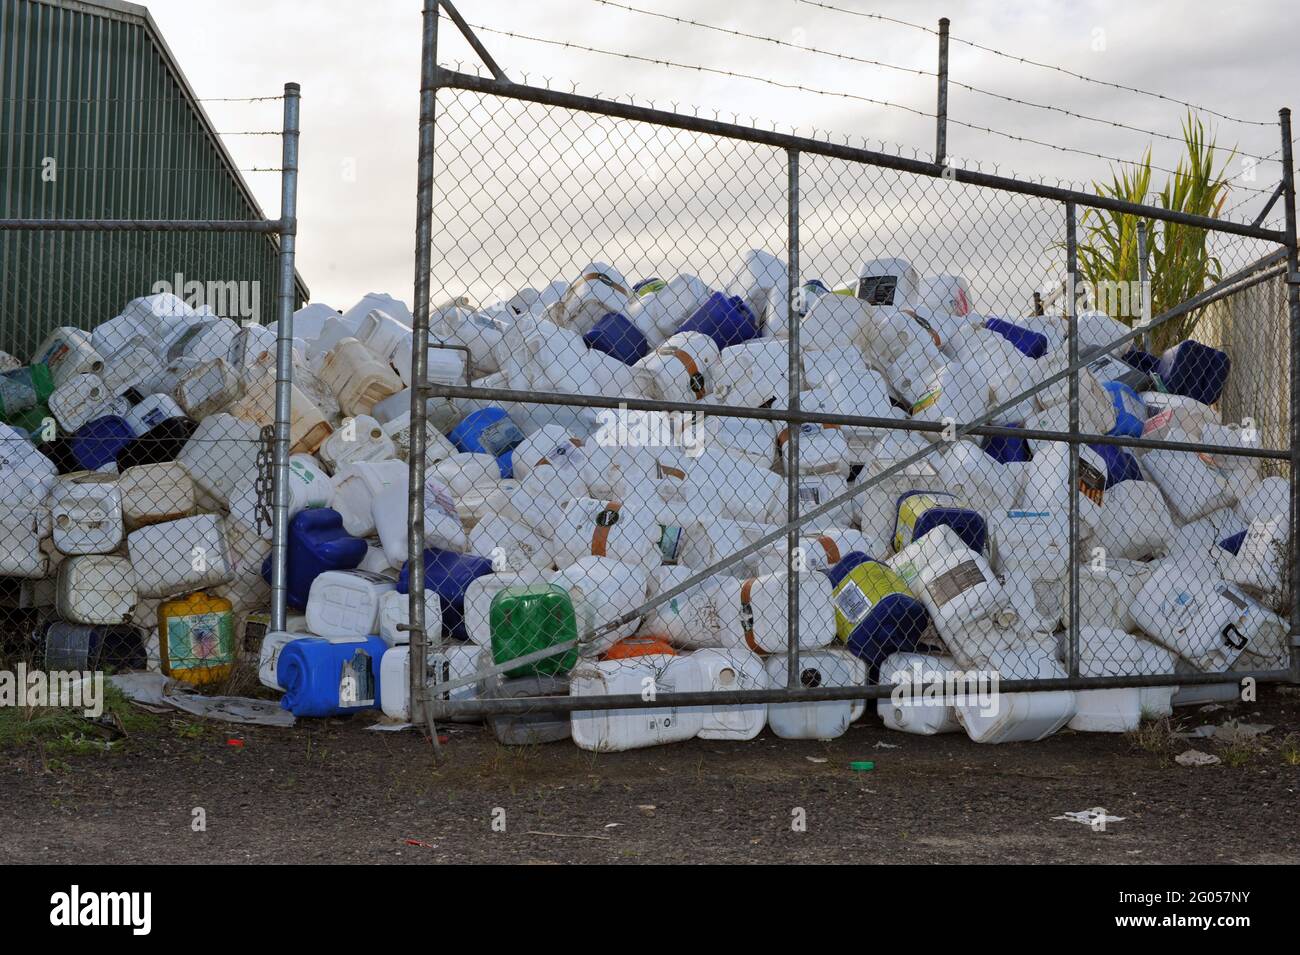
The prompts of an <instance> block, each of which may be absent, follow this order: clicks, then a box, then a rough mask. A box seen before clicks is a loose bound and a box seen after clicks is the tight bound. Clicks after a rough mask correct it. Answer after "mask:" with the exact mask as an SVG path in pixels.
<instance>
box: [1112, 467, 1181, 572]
mask: <svg viewBox="0 0 1300 955" xmlns="http://www.w3.org/2000/svg"><path fill="white" fill-rule="evenodd" d="M1094 531H1095V532H1096V544H1097V546H1099V547H1102V548H1104V549H1105V551H1106V554H1107V555H1108V556H1110V557H1124V558H1129V559H1132V560H1149V559H1152V558H1158V557H1163V556H1165V554H1167V553H1169V548H1170V545H1171V543H1172V542H1173V539H1174V534H1175V530H1174V521H1173V518H1172V517H1171V516H1170V514H1169V507H1168V505H1166V504H1165V499H1164V496H1163V495H1162V494H1161V493H1160V488H1158V487H1156V485H1155V484H1152V483H1151V482H1149V481H1121V482H1120V483H1118V484H1116V485H1114V486H1112V487H1111V488H1110V489H1109V490H1108V491H1106V500H1105V504H1104V505H1103V506H1102V508H1101V510H1100V512H1099V513H1098V514H1097V516H1096V518H1095V520H1094Z"/></svg>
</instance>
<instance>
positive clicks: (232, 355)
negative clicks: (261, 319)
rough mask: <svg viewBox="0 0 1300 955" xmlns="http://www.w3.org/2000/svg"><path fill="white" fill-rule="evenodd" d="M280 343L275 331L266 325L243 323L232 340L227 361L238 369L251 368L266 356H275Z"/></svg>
mask: <svg viewBox="0 0 1300 955" xmlns="http://www.w3.org/2000/svg"><path fill="white" fill-rule="evenodd" d="M278 345H279V343H278V342H277V341H276V335H275V332H274V331H272V330H271V329H270V328H267V327H266V326H265V325H251V324H248V325H243V326H241V327H240V329H239V331H238V332H236V333H235V337H234V339H232V340H231V342H230V349H229V351H228V352H227V353H226V356H225V357H226V362H227V364H229V365H230V366H231V367H232V368H234V369H236V370H242V369H244V368H249V367H251V366H253V365H255V364H257V362H259V361H262V360H264V356H274V355H275V353H276V348H277V347H278Z"/></svg>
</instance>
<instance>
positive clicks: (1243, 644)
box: [1223, 623, 1250, 650]
mask: <svg viewBox="0 0 1300 955" xmlns="http://www.w3.org/2000/svg"><path fill="white" fill-rule="evenodd" d="M1229 633H1232V634H1235V635H1236V637H1237V639H1238V640H1240V641H1241V642H1240V643H1233V642H1232V640H1231V639H1230V638H1229V637H1228V634H1229ZM1223 642H1224V644H1225V645H1226V646H1228V647H1231V648H1232V649H1233V650H1244V649H1245V648H1246V644H1248V643H1249V642H1250V640H1249V639H1247V638H1246V637H1245V636H1244V635H1243V634H1242V632H1241V631H1240V630H1238V629H1237V626H1236V624H1232V623H1230V624H1228V625H1227V626H1226V627H1224V628H1223Z"/></svg>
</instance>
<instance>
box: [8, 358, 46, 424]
mask: <svg viewBox="0 0 1300 955" xmlns="http://www.w3.org/2000/svg"><path fill="white" fill-rule="evenodd" d="M53 393H54V377H53V375H51V374H50V369H49V367H48V366H47V365H31V366H29V367H27V368H15V369H13V370H12V371H6V372H4V373H3V374H0V418H4V419H5V420H6V421H10V422H11V423H12V421H11V419H12V418H13V417H14V416H15V415H19V414H22V412H24V411H29V410H31V409H34V408H36V407H38V406H44V404H45V400H46V399H47V398H49V397H50V395H52V394H53ZM46 413H47V414H48V413H49V412H46Z"/></svg>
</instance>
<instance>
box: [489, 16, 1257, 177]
mask: <svg viewBox="0 0 1300 955" xmlns="http://www.w3.org/2000/svg"><path fill="white" fill-rule="evenodd" d="M470 27H471V28H472V29H474V30H479V31H481V32H483V33H491V34H494V35H497V36H505V37H510V38H512V39H516V40H525V41H528V42H532V43H542V44H545V45H547V46H558V47H562V48H564V49H569V50H579V51H581V52H584V53H597V54H600V55H602V56H612V57H618V58H621V59H625V60H633V61H636V62H641V63H650V64H654V65H657V66H666V67H671V68H674V69H681V70H692V71H695V72H699V73H710V74H714V75H717V76H725V77H728V78H731V79H741V80H749V81H752V82H755V83H764V84H766V85H768V86H775V87H778V88H780V89H788V90H795V91H798V92H802V93H812V94H814V95H818V96H830V97H838V98H841V99H847V100H854V101H859V102H864V103H871V104H872V105H875V106H884V107H888V108H890V109H898V110H903V111H904V112H908V113H911V114H913V115H915V116H920V117H922V118H924V119H934V118H935V114H934V113H930V112H926V111H925V110H922V109H917V108H915V107H913V106H906V105H904V104H902V103H894V102H891V101H889V100H880V99H874V98H872V97H870V96H863V95H861V94H859V93H845V92H840V91H837V90H824V89H819V88H817V87H813V86H806V85H804V84H802V83H787V82H784V81H781V80H774V79H770V78H768V77H764V76H757V75H755V74H752V73H741V72H738V71H736V70H726V69H722V68H720V67H713V66H703V65H700V64H694V63H678V62H676V61H674V60H666V59H662V58H659V57H652V56H643V55H641V54H638V53H625V52H620V51H617V50H603V49H600V48H598V47H592V46H586V45H584V44H581V43H574V42H572V41H570V40H552V39H548V38H546V37H536V36H530V35H528V34H525V33H516V32H514V31H511V30H502V29H498V28H496V27H489V26H485V25H482V24H477V23H472V24H470ZM948 123H949V125H952V126H961V127H963V128H965V129H970V130H973V131H975V132H980V133H987V134H989V135H992V136H1000V137H1002V138H1004V139H1009V140H1012V141H1014V142H1019V143H1026V144H1029V145H1033V146H1042V147H1044V148H1046V149H1054V150H1056V151H1058V152H1063V153H1073V154H1075V155H1079V156H1088V157H1090V158H1093V159H1101V160H1104V161H1106V162H1112V163H1120V164H1122V165H1128V166H1144V165H1145V163H1142V162H1139V161H1137V160H1134V159H1123V158H1121V157H1119V156H1110V155H1107V154H1105V153H1098V152H1093V151H1091V150H1087V149H1080V148H1078V147H1075V146H1062V145H1060V144H1058V143H1049V142H1046V141H1044V140H1041V139H1033V138H1031V137H1028V136H1021V135H1018V134H1016V133H1009V132H1007V131H1005V130H1001V129H994V128H992V127H990V126H980V125H979V124H977V123H968V122H965V121H964V120H959V119H954V118H952V117H951V116H950V117H948ZM1151 168H1152V169H1154V170H1158V171H1160V172H1164V173H1169V174H1170V175H1177V170H1175V169H1170V168H1169V167H1167V166H1158V165H1156V164H1154V163H1152V164H1151ZM1238 188H1241V189H1246V190H1248V191H1254V192H1265V191H1267V190H1264V189H1253V190H1252V187H1250V186H1239V187H1238Z"/></svg>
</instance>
